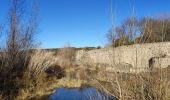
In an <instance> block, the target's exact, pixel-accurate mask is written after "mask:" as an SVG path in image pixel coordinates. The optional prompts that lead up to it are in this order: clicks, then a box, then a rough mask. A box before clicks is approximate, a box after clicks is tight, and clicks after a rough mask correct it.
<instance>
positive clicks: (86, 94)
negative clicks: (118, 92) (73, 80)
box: [50, 87, 116, 100]
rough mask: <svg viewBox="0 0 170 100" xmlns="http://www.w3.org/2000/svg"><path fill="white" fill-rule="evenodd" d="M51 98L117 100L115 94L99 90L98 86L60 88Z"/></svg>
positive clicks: (51, 99)
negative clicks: (111, 94)
mask: <svg viewBox="0 0 170 100" xmlns="http://www.w3.org/2000/svg"><path fill="white" fill-rule="evenodd" d="M50 100H116V98H114V97H113V96H109V95H106V94H105V93H102V92H99V91H98V90H97V89H96V88H93V87H87V88H72V89H67V88H59V89H57V90H56V92H55V93H54V94H52V95H51V96H50Z"/></svg>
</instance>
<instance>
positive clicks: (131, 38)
mask: <svg viewBox="0 0 170 100" xmlns="http://www.w3.org/2000/svg"><path fill="white" fill-rule="evenodd" d="M107 39H108V40H109V43H110V44H111V45H112V46H113V47H117V46H121V45H130V44H134V43H153V42H166V41H170V17H166V18H165V17H164V18H153V17H144V18H141V19H137V18H136V17H129V18H127V19H126V20H124V21H123V22H122V23H121V24H120V26H117V27H112V28H111V29H110V31H109V32H108V34H107Z"/></svg>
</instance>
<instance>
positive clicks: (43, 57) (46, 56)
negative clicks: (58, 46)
mask: <svg viewBox="0 0 170 100" xmlns="http://www.w3.org/2000/svg"><path fill="white" fill-rule="evenodd" d="M54 64H55V57H54V54H53V53H52V52H45V51H42V50H36V51H35V52H34V53H33V54H32V55H31V59H30V62H29V65H28V71H29V72H30V73H32V74H33V75H34V76H36V75H38V74H41V73H42V72H44V71H45V70H46V69H48V68H49V67H51V66H53V65H54Z"/></svg>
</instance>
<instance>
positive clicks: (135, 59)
mask: <svg viewBox="0 0 170 100" xmlns="http://www.w3.org/2000/svg"><path fill="white" fill-rule="evenodd" d="M167 57H170V42H160V43H146V44H135V45H128V46H120V47H116V48H102V49H95V50H90V51H83V50H80V51H78V52H77V54H76V63H77V64H79V65H84V64H89V65H93V64H94V65H96V64H102V65H107V66H112V67H113V68H114V69H117V70H123V69H125V68H127V69H129V70H130V71H133V70H134V69H135V68H137V69H141V70H145V69H148V68H149V67H151V65H152V63H151V59H153V58H167ZM162 60H163V61H158V60H155V61H156V63H154V64H153V65H152V67H154V66H157V65H158V63H165V62H170V59H162ZM164 60H166V61H164ZM155 64H156V65H155ZM167 64H168V63H167ZM162 65H163V64H162ZM166 66H167V65H166ZM161 67H164V66H161Z"/></svg>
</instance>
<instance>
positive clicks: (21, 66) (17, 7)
mask: <svg viewBox="0 0 170 100" xmlns="http://www.w3.org/2000/svg"><path fill="white" fill-rule="evenodd" d="M36 12H37V9H33V11H32V13H31V14H28V13H26V9H25V0H11V9H10V12H9V16H8V24H7V25H6V29H7V30H4V31H2V34H5V35H6V34H7V39H6V43H5V46H6V47H5V48H4V49H3V53H1V54H0V55H1V56H0V62H1V63H0V67H1V70H0V71H1V73H0V86H1V87H2V88H1V89H0V91H2V92H4V94H7V95H10V94H12V95H14V94H17V92H18V88H19V86H18V84H16V83H15V81H16V80H17V79H18V78H22V77H23V75H24V73H25V71H26V70H27V68H28V64H29V62H30V58H31V55H30V53H31V51H30V50H31V49H32V48H33V47H35V45H36V44H35V42H34V35H35V34H36V30H37V26H38V24H37V18H36V17H37V15H36ZM20 84H22V83H20Z"/></svg>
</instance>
